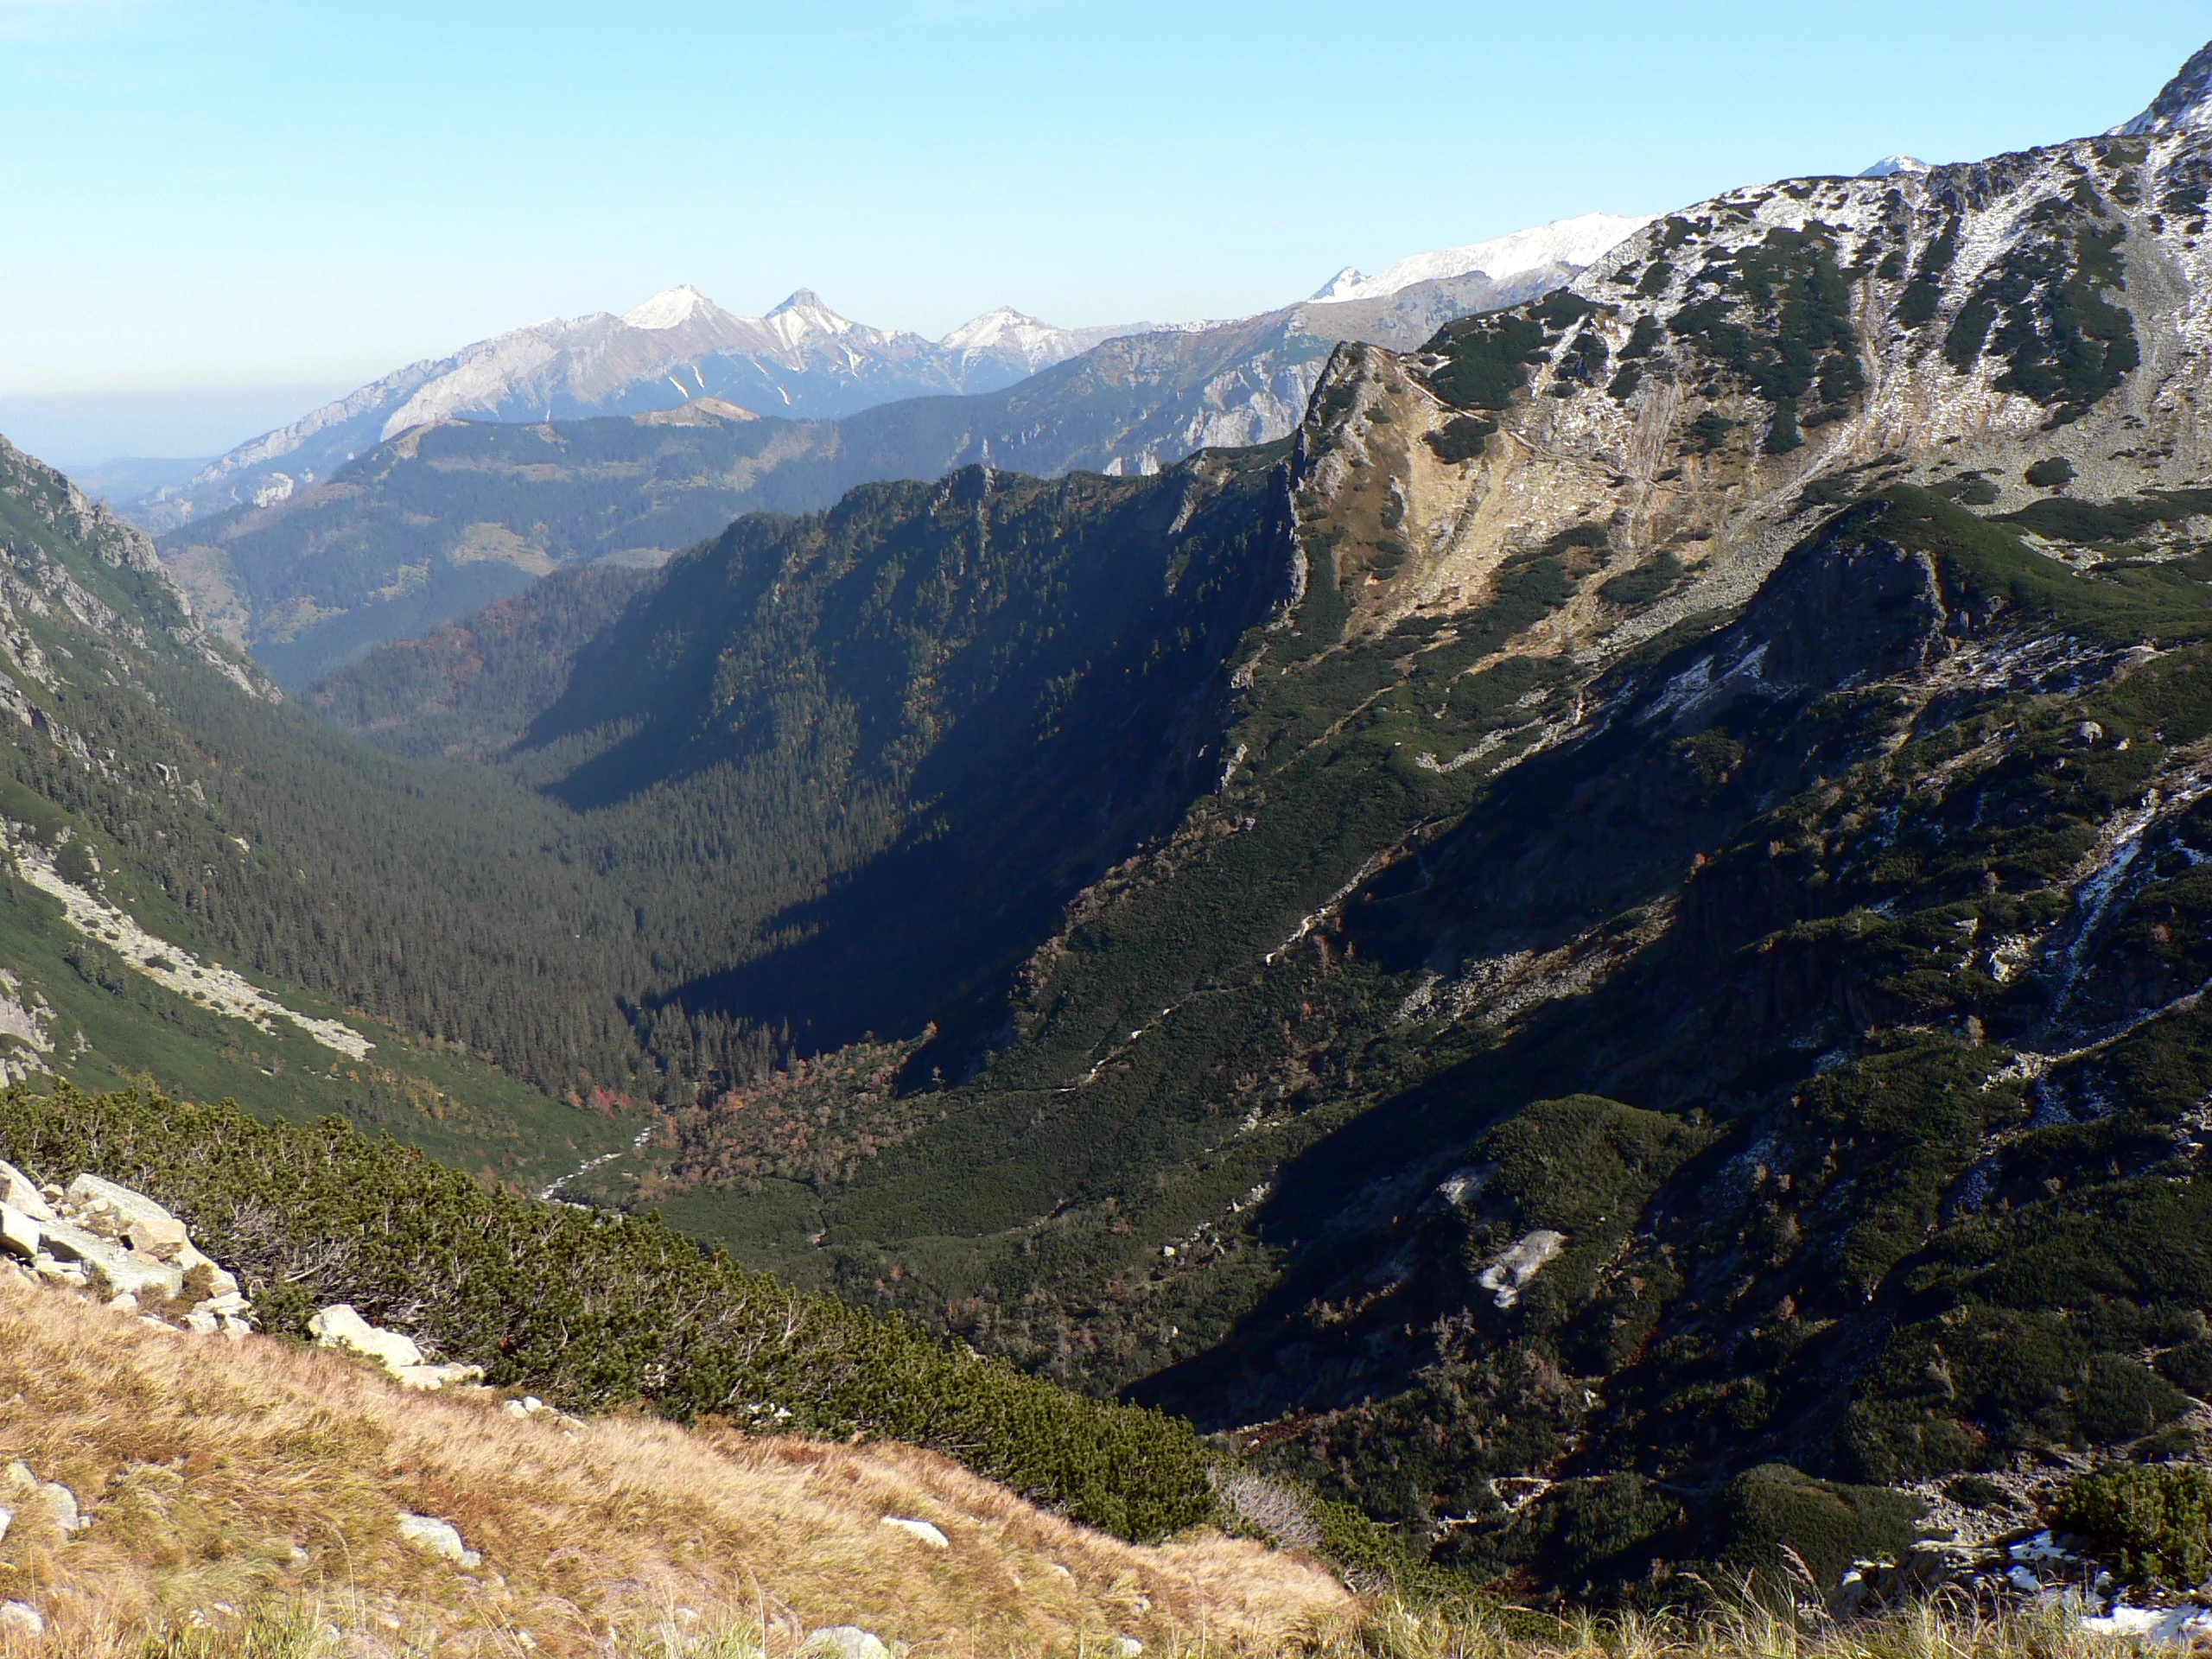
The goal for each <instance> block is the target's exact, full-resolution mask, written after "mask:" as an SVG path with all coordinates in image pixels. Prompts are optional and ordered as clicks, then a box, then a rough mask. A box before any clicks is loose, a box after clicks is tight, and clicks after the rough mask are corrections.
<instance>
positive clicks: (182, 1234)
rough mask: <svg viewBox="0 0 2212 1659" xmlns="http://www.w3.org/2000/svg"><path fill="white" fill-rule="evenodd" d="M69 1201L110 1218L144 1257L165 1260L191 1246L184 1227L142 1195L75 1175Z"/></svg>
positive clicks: (97, 1177) (111, 1182)
mask: <svg viewBox="0 0 2212 1659" xmlns="http://www.w3.org/2000/svg"><path fill="white" fill-rule="evenodd" d="M69 1199H70V1202H71V1203H73V1204H74V1205H77V1206H78V1207H79V1209H80V1210H83V1211H87V1212H92V1213H96V1214H102V1215H106V1216H111V1217H114V1219H115V1221H116V1223H117V1224H118V1226H117V1231H118V1233H119V1234H120V1235H122V1236H125V1237H128V1238H129V1239H130V1247H131V1248H132V1249H136V1250H142V1251H143V1252H144V1253H145V1254H147V1255H154V1256H159V1257H162V1258H163V1259H167V1258H168V1257H171V1256H174V1255H175V1254H176V1253H177V1252H178V1251H179V1250H181V1249H183V1248H185V1246H187V1245H188V1244H189V1243H191V1242H192V1237H191V1235H190V1234H189V1233H188V1232H187V1231H186V1230H185V1225H184V1224H183V1223H182V1222H181V1221H179V1220H178V1219H177V1218H176V1217H175V1216H173V1215H171V1214H170V1213H169V1212H168V1211H166V1210H164V1209H162V1206H161V1205H158V1204H156V1203H155V1202H154V1201H153V1200H152V1199H151V1198H148V1197H147V1196H146V1195H145V1194H144V1193H143V1192H132V1191H131V1190H130V1188H129V1187H127V1186H118V1185H116V1184H115V1183H114V1182H113V1181H104V1180H102V1179H100V1178H99V1176H97V1175H79V1177H78V1178H77V1179H75V1180H73V1181H72V1182H70V1183H69Z"/></svg>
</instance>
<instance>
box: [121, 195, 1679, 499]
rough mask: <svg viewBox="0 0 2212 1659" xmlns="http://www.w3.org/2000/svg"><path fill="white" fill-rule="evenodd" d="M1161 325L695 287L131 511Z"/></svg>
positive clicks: (1545, 233) (262, 440) (774, 408)
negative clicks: (450, 430) (451, 438)
mask: <svg viewBox="0 0 2212 1659" xmlns="http://www.w3.org/2000/svg"><path fill="white" fill-rule="evenodd" d="M1644 222H1645V221H1643V220H1642V219H1625V218H1622V217H1620V216H1619V215H1617V214H1608V213H1592V214H1586V215H1585V216H1584V217H1582V218H1580V219H1566V220H1561V221H1560V222H1559V223H1558V224H1556V225H1549V226H1540V227H1538V228H1536V229H1535V230H1529V231H1520V232H1515V233H1514V234H1513V235H1511V236H1508V237H1503V238H1497V239H1496V240H1493V241H1490V242H1482V243H1475V244H1472V245H1469V246H1466V247H1464V248H1455V249H1449V250H1446V251H1443V252H1440V253H1432V254H1421V255H1416V256H1414V257H1413V258H1412V259H1409V260H1403V261H1401V262H1400V263H1399V264H1396V265H1393V266H1391V267H1390V268H1389V270H1387V271H1385V272H1384V273H1383V275H1382V276H1380V277H1373V278H1368V277H1359V275H1358V273H1357V272H1356V271H1352V270H1349V269H1347V270H1345V271H1344V272H1343V273H1341V274H1340V275H1339V276H1338V277H1337V278H1336V279H1335V280H1334V281H1332V283H1329V284H1328V285H1327V286H1326V287H1325V289H1323V290H1322V291H1321V293H1320V294H1319V295H1317V296H1315V297H1316V298H1317V299H1323V300H1330V299H1353V298H1361V299H1376V298H1383V297H1387V296H1389V295H1392V294H1395V293H1396V292H1398V291H1399V290H1400V289H1404V288H1407V287H1409V286H1411V285H1413V284H1414V283H1416V282H1424V281H1433V280H1435V279H1437V278H1465V277H1471V276H1475V275H1478V274H1482V275H1487V276H1489V277H1491V279H1492V280H1493V281H1494V282H1499V283H1503V282H1505V281H1508V280H1509V279H1512V278H1527V277H1529V276H1530V275H1531V274H1532V273H1534V274H1535V276H1536V277H1538V279H1539V280H1541V278H1542V277H1547V276H1548V277H1550V278H1551V279H1552V280H1553V281H1556V280H1558V279H1559V278H1560V277H1562V276H1563V275H1565V274H1567V272H1569V271H1571V270H1579V269H1580V267H1581V266H1583V265H1585V264H1588V263H1589V262H1590V260H1591V259H1592V257H1595V256H1596V255H1597V254H1599V253H1601V252H1603V251H1605V248H1607V247H1609V246H1611V245H1612V244H1613V243H1615V242H1618V241H1619V240H1620V239H1621V238H1622V237H1624V236H1625V235H1627V234H1628V233H1629V232H1630V231H1631V230H1634V229H1636V228H1637V226H1639V225H1641V224H1643V223H1644ZM1522 285H1523V286H1525V285H1526V283H1525V282H1524V283H1522ZM1181 326H1182V327H1191V328H1196V327H1205V325H1203V324H1190V325H1181ZM1159 327H1160V325H1158V324H1154V323H1129V324H1123V325H1119V326H1107V327H1087V328H1061V327H1054V326H1053V325H1052V324H1050V323H1046V322H1040V321H1038V320H1037V319H1036V318H1034V317H1030V316H1026V315H1023V314H1021V313H1020V312H1019V311H1015V310H1013V309H1011V308H1007V307H1003V306H1001V307H1000V308H997V309H995V310H991V311H987V312H985V313H983V314H982V315H980V316H978V317H976V318H975V319H973V320H972V321H969V322H966V323H963V325H962V326H961V327H957V328H956V329H954V330H953V331H952V332H951V333H950V334H947V335H945V336H944V339H942V340H934V341H932V340H925V339H923V338H922V337H921V336H920V335H918V334H909V333H906V332H903V331H899V330H892V329H883V328H876V327H870V326H869V325H868V324H866V323H860V322H855V321H852V320H851V319H849V318H848V317H844V316H841V315H838V314H837V313H836V312H835V311H833V310H831V309H830V308H829V307H828V306H826V305H824V304H823V302H821V300H820V299H819V298H817V296H815V294H814V293H813V292H812V290H810V289H799V290H798V292H797V293H795V294H793V295H791V297H790V298H788V299H786V300H785V302H783V303H782V304H780V305H779V306H777V307H776V308H774V309H773V310H772V311H770V312H769V313H768V314H767V315H766V316H760V317H743V316H737V315H733V314H732V313H730V312H728V311H725V310H723V309H722V308H721V307H719V306H717V305H716V304H715V303H714V302H713V301H711V300H709V299H708V298H707V297H706V296H704V295H703V294H702V293H700V292H699V290H698V289H696V288H693V287H691V286H690V285H689V284H685V285H683V286H681V287H677V288H671V289H664V290H663V291H662V292H660V293H658V294H656V295H654V296H652V298H651V299H649V300H646V301H645V302H643V303H642V304H639V305H637V306H634V307H632V308H631V309H630V310H628V311H626V312H625V313H623V314H622V315H620V316H616V315H611V314H609V313H606V312H599V313H595V314H594V315H589V316H584V317H575V318H567V319H563V318H554V319H551V320H549V321H544V322H537V323H532V324H531V325H529V326H528V327H522V328H517V329H513V330H511V331H510V332H508V333H506V334H499V335H496V336H494V337H493V338H492V339H490V340H479V341H478V342H476V343H475V344H474V345H473V346H464V347H463V348H461V350H460V351H458V352H456V353H454V354H453V355H451V356H450V357H445V358H439V359H425V360H423V361H422V362H419V363H412V364H410V365H407V366H406V367H405V368H403V369H400V370H397V371H396V372H393V373H391V374H388V375H386V376H385V377H384V378H381V379H379V380H376V381H372V382H371V383H370V384H369V385H365V386H363V387H361V388H359V390H358V391H353V392H351V393H349V394H348V395H347V396H346V397H342V398H340V399H339V400H338V401H337V402H335V403H333V404H325V405H324V406H323V407H321V408H320V409H317V410H311V411H310V412H308V414H306V415H304V416H302V417H301V418H300V419H299V420H297V421H296V422H294V423H291V424H290V425H289V426H286V427H282V428H279V429H277V430H275V431H272V432H266V433H264V434H262V435H260V436H259V437H257V438H254V439H251V440H250V441H248V442H245V443H243V444H240V445H239V446H238V448H235V449H232V450H231V451H230V452H228V453H227V454H224V455H221V456H219V457H218V458H217V459H216V460H214V461H212V462H209V463H208V464H207V466H205V467H201V468H200V469H199V470H198V471H197V472H196V473H195V474H193V476H191V477H190V478H189V479H188V480H185V481H184V482H183V483H181V484H172V483H162V484H160V485H157V486H154V487H151V488H149V489H147V490H146V491H145V492H144V493H143V494H138V495H135V496H134V495H125V496H123V497H120V498H118V505H120V506H121V507H122V508H123V509H124V511H125V512H127V513H129V514H130V517H132V518H134V520H135V521H136V522H137V523H139V524H142V525H143V526H144V527H145V528H147V529H149V530H151V531H156V533H158V532H161V531H168V530H173V529H175V528H176V527H177V526H179V525H181V524H186V523H188V522H190V521H192V520H193V519H194V518H205V517H207V515H208V514H210V513H212V512H222V511H224V510H226V509H228V508H232V507H237V506H241V505H257V506H266V505H270V504H271V503H272V502H275V501H278V500H282V499H284V498H285V497H286V496H288V495H289V494H290V493H292V492H293V491H295V490H297V489H301V488H304V487H307V486H310V485H313V484H315V483H316V482H319V481H321V480H327V479H328V478H330V477H331V476H332V475H333V474H334V473H335V472H336V471H337V470H338V469H339V468H340V467H343V466H344V465H345V464H346V462H347V461H352V460H353V459H354V458H355V457H356V456H358V455H361V454H366V453H367V452H368V451H369V450H370V449H372V448H374V447H375V446H376V445H377V444H378V443H381V442H386V441H388V440H390V439H392V438H396V437H397V436H399V435H401V434H403V433H404V432H407V431H409V430H410V429H413V428H415V427H418V426H423V425H427V424H429V423H432V422H435V421H440V420H448V419H452V418H454V417H456V416H458V417H464V418H467V419H471V420H477V421H486V420H488V421H512V422H524V423H528V422H552V421H558V420H573V419H578V418H585V417H589V416H597V415H615V414H633V413H638V412H641V411H646V410H667V409H671V408H675V407H677V406H679V405H681V404H685V403H688V402H690V401H693V400H694V399H696V398H699V397H713V398H715V399H718V400H721V401H724V402H729V403H734V404H737V405H738V406H739V407H741V408H744V409H747V410H749V411H751V412H753V413H759V414H772V415H783V416H798V417H810V418H817V419H835V418H836V417H837V416H842V415H848V414H851V413H854V412H855V411H856V410H861V409H866V408H868V407H870V406H872V405H874V404H881V403H889V402H893V401H895V400H897V399H899V398H904V397H925V396H949V395H959V394H963V393H972V392H982V391H997V390H999V389H1000V388H1001V387H1003V386H1007V385H1012V384H1013V383H1014V381H1016V380H1019V379H1021V378H1024V377H1026V376H1027V375H1031V374H1033V373H1035V372H1037V371H1038V370H1039V369H1043V368H1048V367H1050V366H1051V365H1053V364H1055V363H1060V362H1065V360H1066V359H1069V358H1071V357H1076V356H1078V355H1080V354H1081V353H1084V352H1086V351H1088V350H1090V348H1091V347H1092V346H1096V345H1098V344H1099V343H1100V342H1102V341H1103V340H1113V339H1116V338H1120V337H1122V336H1124V335H1129V334H1149V333H1152V332H1154V331H1155V330H1156V329H1158V328H1159Z"/></svg>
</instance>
